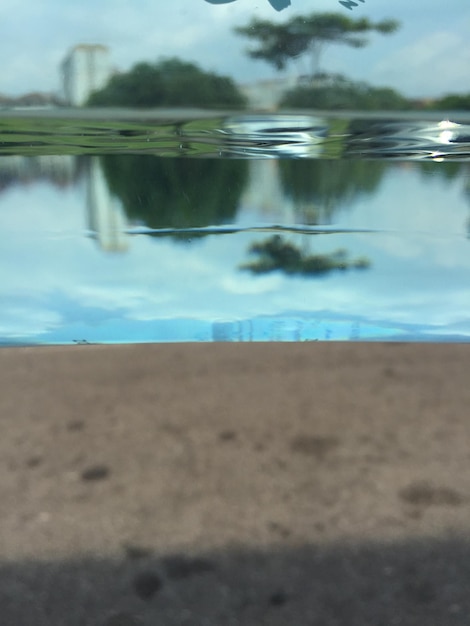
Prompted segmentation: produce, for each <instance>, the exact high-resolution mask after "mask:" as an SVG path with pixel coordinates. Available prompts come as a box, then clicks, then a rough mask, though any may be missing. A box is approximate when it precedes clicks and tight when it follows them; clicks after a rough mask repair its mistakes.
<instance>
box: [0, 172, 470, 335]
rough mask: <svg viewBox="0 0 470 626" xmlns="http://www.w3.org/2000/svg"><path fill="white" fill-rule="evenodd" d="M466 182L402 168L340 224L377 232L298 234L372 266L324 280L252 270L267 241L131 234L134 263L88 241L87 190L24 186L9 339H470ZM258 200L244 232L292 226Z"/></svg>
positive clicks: (19, 194) (10, 227)
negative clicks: (250, 263)
mask: <svg viewBox="0 0 470 626" xmlns="http://www.w3.org/2000/svg"><path fill="white" fill-rule="evenodd" d="M266 163H268V162H267V161H266ZM437 168H439V165H436V170H437ZM465 184H466V185H468V184H469V181H468V178H467V179H464V178H463V176H457V177H456V178H455V179H453V180H446V179H445V178H444V177H440V176H430V175H427V176H424V175H423V173H422V172H420V171H418V170H417V169H416V167H415V166H413V165H412V164H406V165H401V166H397V165H393V166H391V167H390V171H389V172H388V173H387V174H386V175H385V176H384V178H383V179H382V183H381V185H380V186H379V189H378V191H377V192H376V193H373V194H370V195H367V196H361V197H359V198H358V199H356V200H353V201H352V204H351V206H348V207H346V206H343V207H338V210H337V212H336V213H335V216H336V219H335V220H334V223H332V224H331V225H330V226H331V227H337V226H339V227H341V228H342V229H351V230H352V231H354V230H356V231H357V230H361V229H371V230H373V231H375V232H372V233H365V232H351V233H341V234H327V235H310V236H308V235H300V234H289V235H287V236H286V237H287V239H289V240H290V241H292V242H294V243H296V244H297V245H299V246H300V247H301V248H302V249H305V250H306V251H307V252H309V253H322V252H323V253H330V252H332V251H333V250H336V249H337V248H340V247H344V248H346V249H347V250H348V253H349V254H350V256H351V258H355V257H358V256H365V257H368V258H369V259H370V260H371V263H372V266H371V268H370V269H368V270H363V271H359V270H349V271H346V272H335V273H331V274H329V275H327V276H324V277H314V278H302V277H298V276H290V277H288V276H285V275H283V274H281V273H279V272H275V273H271V274H266V275H263V276H253V275H252V274H250V273H248V272H246V271H240V270H239V269H238V266H239V265H240V264H242V263H244V262H246V261H247V260H248V258H249V257H248V248H249V246H250V244H251V243H253V242H254V241H259V240H262V239H265V238H267V237H269V233H266V232H265V233H260V232H255V233H253V232H242V233H237V234H232V235H212V236H208V237H205V238H201V239H196V240H194V241H193V242H192V243H190V244H187V243H183V242H175V241H174V240H172V239H170V238H168V237H165V238H151V237H148V236H146V235H134V236H131V235H128V236H127V237H128V239H127V241H126V245H127V251H126V252H121V253H118V252H115V253H109V252H108V253H105V252H103V251H102V250H101V249H100V246H99V244H98V242H97V240H96V239H93V238H91V237H86V236H84V233H85V232H86V228H87V213H86V200H85V198H86V193H85V186H84V183H83V182H80V183H79V184H78V185H76V186H69V187H64V188H63V189H58V188H56V187H53V186H52V185H51V184H49V183H46V182H39V183H30V184H29V185H23V186H11V187H9V188H7V189H6V190H4V191H3V192H2V194H1V195H0V224H1V229H0V250H1V252H0V255H1V264H0V281H1V283H0V284H1V287H0V300H1V307H0V338H1V339H0V340H1V341H3V342H8V341H17V342H21V341H26V342H36V341H41V342H42V341H45V342H63V341H65V342H67V341H68V342H70V341H73V340H82V339H86V340H87V341H151V340H164V339H170V340H178V339H181V340H188V339H193V340H197V339H213V338H214V337H215V338H227V337H233V338H235V339H236V338H250V337H251V338H253V339H264V338H269V337H271V338H286V339H316V338H331V339H335V338H338V339H342V338H349V337H352V338H367V337H386V336H392V337H393V336H398V335H401V334H403V333H408V335H409V336H413V337H416V336H424V335H426V336H427V337H428V338H433V337H435V338H442V337H443V336H446V335H447V336H449V337H456V336H459V337H460V338H465V337H468V336H469V335H470V321H469V318H470V314H469V311H470V282H469V280H468V276H469V271H470V254H469V247H470V242H469V241H468V239H467V238H466V224H467V220H468V218H469V214H470V206H469V204H468V202H467V201H466V199H465V194H464V187H465ZM246 198H248V199H247V200H246V201H245V205H244V206H242V207H240V210H239V212H238V215H237V220H238V222H239V223H240V224H243V225H246V223H247V220H248V219H249V220H250V221H252V222H253V221H255V222H257V223H258V224H260V223H263V222H265V223H280V222H282V219H281V217H280V214H279V206H281V207H282V203H278V209H277V210H278V212H277V213H276V214H275V215H274V214H273V215H274V216H273V217H272V218H271V219H270V216H269V214H267V213H266V208H265V212H264V213H263V214H260V211H259V210H258V209H259V207H257V206H256V204H255V199H254V198H253V196H251V199H249V198H250V196H246ZM248 203H249V204H248ZM287 205H288V203H287V202H285V203H284V206H285V208H286V211H287V212H288V206H287ZM271 210H273V211H274V209H272V207H271ZM250 319H251V320H252V321H251V323H250V322H247V321H246V320H250ZM188 320H193V321H188ZM243 320H245V321H243ZM253 320H254V321H253ZM280 320H281V321H282V320H284V321H283V322H282V323H280ZM213 322H217V323H218V324H216V325H215V326H214V325H213ZM224 322H226V323H227V325H225V326H224V325H223V323H224ZM221 323H222V324H221Z"/></svg>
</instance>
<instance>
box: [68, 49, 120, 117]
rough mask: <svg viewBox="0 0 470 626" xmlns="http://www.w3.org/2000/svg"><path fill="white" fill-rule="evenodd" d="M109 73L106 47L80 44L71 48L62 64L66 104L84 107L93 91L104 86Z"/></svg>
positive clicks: (108, 58)
mask: <svg viewBox="0 0 470 626" xmlns="http://www.w3.org/2000/svg"><path fill="white" fill-rule="evenodd" d="M111 73H112V70H111V63H110V55H109V50H108V48H107V47H106V46H101V45H96V44H94V45H90V44H80V45H78V46H75V47H74V48H72V50H71V51H70V52H69V54H68V55H67V56H66V58H65V59H64V61H63V63H62V78H63V89H64V98H65V102H66V104H68V105H69V106H82V105H84V104H85V102H86V101H87V100H88V97H89V96H90V94H91V93H92V92H93V91H96V90H98V89H101V88H102V87H104V86H105V85H106V83H107V82H108V80H109V78H110V77H111Z"/></svg>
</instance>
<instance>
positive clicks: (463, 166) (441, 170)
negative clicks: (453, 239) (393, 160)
mask: <svg viewBox="0 0 470 626" xmlns="http://www.w3.org/2000/svg"><path fill="white" fill-rule="evenodd" d="M417 166H418V168H419V171H420V173H421V174H422V175H423V176H429V177H433V178H436V177H439V178H441V179H443V180H444V181H445V182H446V183H449V182H451V181H454V180H456V179H461V180H462V182H463V194H464V197H465V198H466V200H467V202H468V204H469V206H470V163H468V162H466V161H443V162H440V163H439V162H436V161H418V162H417ZM465 229H466V231H467V237H468V239H470V216H469V217H468V219H467V221H466V224H465Z"/></svg>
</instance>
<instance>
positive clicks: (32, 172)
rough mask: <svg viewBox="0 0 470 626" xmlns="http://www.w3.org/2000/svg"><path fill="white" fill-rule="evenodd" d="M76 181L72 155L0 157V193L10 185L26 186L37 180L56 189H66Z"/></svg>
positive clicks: (74, 161)
mask: <svg viewBox="0 0 470 626" xmlns="http://www.w3.org/2000/svg"><path fill="white" fill-rule="evenodd" d="M76 179H77V168H76V158H75V157H74V156H72V155H68V154H62V155H58V154H50V155H48V154H42V155H39V156H30V157H28V156H20V155H5V156H1V157H0V191H1V190H2V189H6V188H7V187H9V186H11V185H16V184H21V185H26V184H29V183H33V182H37V181H39V180H48V181H49V182H51V183H52V184H53V185H55V186H57V187H66V186H68V185H70V184H72V183H74V182H75V181H76Z"/></svg>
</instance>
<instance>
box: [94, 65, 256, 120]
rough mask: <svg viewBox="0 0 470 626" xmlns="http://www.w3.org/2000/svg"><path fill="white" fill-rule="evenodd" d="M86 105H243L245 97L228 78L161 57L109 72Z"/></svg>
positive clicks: (142, 106) (195, 66)
mask: <svg viewBox="0 0 470 626" xmlns="http://www.w3.org/2000/svg"><path fill="white" fill-rule="evenodd" d="M87 104H88V105H89V106H124V107H141V108H145V107H165V106H181V107H182V106H196V107H200V106H205V107H214V108H216V107H244V106H245V105H246V100H245V97H244V96H243V95H242V94H241V93H240V91H239V90H238V88H237V87H236V85H235V83H234V82H233V80H232V79H231V78H228V77H226V76H219V75H217V74H214V73H212V72H206V71H204V70H202V69H200V68H199V67H198V66H197V65H194V64H193V63H187V62H184V61H181V60H179V59H176V58H174V59H165V60H162V61H159V62H158V63H155V64H151V63H138V64H137V65H135V66H134V67H133V68H132V69H131V70H130V71H129V72H126V73H124V74H118V75H116V76H113V78H111V80H110V81H109V83H108V84H107V85H106V87H104V88H103V89H101V90H100V91H96V92H94V93H93V94H92V95H91V96H90V98H89V100H88V103H87Z"/></svg>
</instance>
